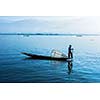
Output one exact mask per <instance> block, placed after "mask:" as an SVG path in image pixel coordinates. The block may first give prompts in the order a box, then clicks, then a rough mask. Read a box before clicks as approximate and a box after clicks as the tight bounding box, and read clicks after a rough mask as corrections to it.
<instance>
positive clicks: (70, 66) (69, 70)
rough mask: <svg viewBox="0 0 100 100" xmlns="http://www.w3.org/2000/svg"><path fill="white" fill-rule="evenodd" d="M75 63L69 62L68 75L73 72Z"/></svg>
mask: <svg viewBox="0 0 100 100" xmlns="http://www.w3.org/2000/svg"><path fill="white" fill-rule="evenodd" d="M72 67H73V63H72V61H68V74H70V73H71V72H72Z"/></svg>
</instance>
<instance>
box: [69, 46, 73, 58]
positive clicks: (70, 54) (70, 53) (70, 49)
mask: <svg viewBox="0 0 100 100" xmlns="http://www.w3.org/2000/svg"><path fill="white" fill-rule="evenodd" d="M72 50H73V48H72V45H69V47H68V58H73V53H72Z"/></svg>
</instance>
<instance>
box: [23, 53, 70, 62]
mask: <svg viewBox="0 0 100 100" xmlns="http://www.w3.org/2000/svg"><path fill="white" fill-rule="evenodd" d="M22 54H24V55H26V56H28V57H30V58H31V59H41V60H59V61H69V60H70V59H68V58H57V57H51V56H42V55H35V54H30V53H25V52H22Z"/></svg>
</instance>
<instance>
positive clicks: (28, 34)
mask: <svg viewBox="0 0 100 100" xmlns="http://www.w3.org/2000/svg"><path fill="white" fill-rule="evenodd" d="M0 35H23V36H30V35H36V36H38V35H39V36H77V37H82V36H100V34H58V33H54V34H53V33H52V34H51V33H0Z"/></svg>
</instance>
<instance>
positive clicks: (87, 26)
mask: <svg viewBox="0 0 100 100" xmlns="http://www.w3.org/2000/svg"><path fill="white" fill-rule="evenodd" d="M99 27H100V17H95V16H89V17H84V16H83V17H80V16H69V17H66V16H63V17H61V16H59V17H58V16H35V17H33V16H2V17H0V32H50V33H55V32H57V33H69V32H70V33H99V32H100V28H99Z"/></svg>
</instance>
